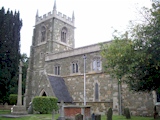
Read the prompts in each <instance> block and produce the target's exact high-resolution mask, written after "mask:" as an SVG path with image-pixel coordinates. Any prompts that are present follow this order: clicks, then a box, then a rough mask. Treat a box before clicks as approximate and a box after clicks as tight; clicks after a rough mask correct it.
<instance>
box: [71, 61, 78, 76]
mask: <svg viewBox="0 0 160 120" xmlns="http://www.w3.org/2000/svg"><path fill="white" fill-rule="evenodd" d="M72 73H78V61H74V62H72Z"/></svg>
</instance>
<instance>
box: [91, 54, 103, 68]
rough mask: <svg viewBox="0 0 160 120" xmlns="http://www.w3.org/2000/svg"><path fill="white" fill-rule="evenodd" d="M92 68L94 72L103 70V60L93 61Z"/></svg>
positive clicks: (96, 59)
mask: <svg viewBox="0 0 160 120" xmlns="http://www.w3.org/2000/svg"><path fill="white" fill-rule="evenodd" d="M92 67H93V70H94V71H100V70H101V60H100V58H99V57H97V58H94V59H93V63H92Z"/></svg>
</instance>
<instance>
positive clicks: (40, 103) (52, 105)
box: [32, 97, 58, 114]
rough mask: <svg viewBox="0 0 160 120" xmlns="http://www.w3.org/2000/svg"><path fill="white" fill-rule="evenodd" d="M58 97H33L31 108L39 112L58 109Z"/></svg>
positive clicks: (49, 111) (46, 112) (43, 112)
mask: <svg viewBox="0 0 160 120" xmlns="http://www.w3.org/2000/svg"><path fill="white" fill-rule="evenodd" d="M57 102H58V99H57V98H55V97H35V98H34V99H33V102H32V103H33V104H32V105H33V110H35V111H37V112H39V113H40V114H48V113H51V112H52V111H53V109H54V110H56V111H57V110H58V105H57Z"/></svg>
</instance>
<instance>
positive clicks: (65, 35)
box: [61, 27, 67, 43]
mask: <svg viewBox="0 0 160 120" xmlns="http://www.w3.org/2000/svg"><path fill="white" fill-rule="evenodd" d="M66 39H67V28H66V27H63V28H62V31H61V41H62V42H64V43H66Z"/></svg>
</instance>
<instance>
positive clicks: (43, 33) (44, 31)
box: [41, 26, 46, 42]
mask: <svg viewBox="0 0 160 120" xmlns="http://www.w3.org/2000/svg"><path fill="white" fill-rule="evenodd" d="M45 40H46V28H45V27H44V26H42V28H41V42H44V41H45Z"/></svg>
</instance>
